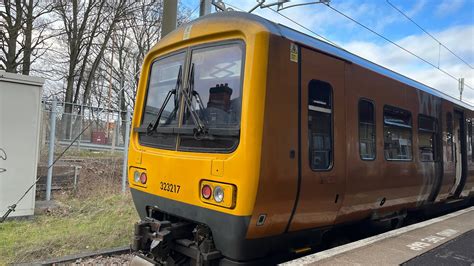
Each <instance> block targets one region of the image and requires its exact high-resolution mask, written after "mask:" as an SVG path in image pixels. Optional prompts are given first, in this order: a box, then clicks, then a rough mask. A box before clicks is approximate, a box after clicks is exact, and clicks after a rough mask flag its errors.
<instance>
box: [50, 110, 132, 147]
mask: <svg viewBox="0 0 474 266" xmlns="http://www.w3.org/2000/svg"><path fill="white" fill-rule="evenodd" d="M42 106H43V114H42V120H43V121H42V123H41V125H42V128H41V144H42V147H45V145H46V143H49V138H50V135H51V134H50V132H51V114H52V110H53V109H54V112H55V117H56V123H55V136H56V139H55V141H56V143H57V144H59V145H62V146H65V145H69V144H70V143H71V141H72V140H74V139H75V138H76V137H77V136H78V135H79V134H80V133H81V132H82V131H83V130H84V129H85V130H84V132H83V133H82V134H81V135H80V136H79V138H78V139H77V141H76V142H75V143H74V145H75V147H76V148H78V149H81V148H84V149H89V150H111V151H114V150H119V151H122V150H123V147H124V143H125V131H126V125H127V121H126V116H127V115H126V113H127V112H124V111H120V110H116V109H107V108H99V107H92V106H85V105H79V104H74V103H64V102H57V104H56V107H55V108H53V101H43V103H42ZM90 123H92V124H91V125H90V126H89V127H88V128H87V129H86V127H87V126H88V125H89V124H90Z"/></svg>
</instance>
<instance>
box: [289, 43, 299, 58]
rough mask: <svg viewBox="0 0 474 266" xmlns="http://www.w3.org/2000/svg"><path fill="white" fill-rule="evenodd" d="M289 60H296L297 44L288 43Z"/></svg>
mask: <svg viewBox="0 0 474 266" xmlns="http://www.w3.org/2000/svg"><path fill="white" fill-rule="evenodd" d="M290 60H291V61H293V62H298V46H297V45H296V44H295V43H290Z"/></svg>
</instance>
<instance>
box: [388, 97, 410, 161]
mask: <svg viewBox="0 0 474 266" xmlns="http://www.w3.org/2000/svg"><path fill="white" fill-rule="evenodd" d="M388 108H390V109H393V110H399V111H402V112H407V113H408V114H410V126H404V125H402V124H397V123H390V124H388V125H390V126H393V127H400V128H408V129H410V142H411V146H410V150H411V158H410V159H390V158H387V155H386V153H385V125H386V123H385V110H386V109H388ZM382 119H383V124H382V125H383V146H384V147H383V154H384V156H383V157H384V158H385V161H390V162H413V157H414V155H413V114H412V113H411V112H410V111H409V110H407V109H403V108H400V107H396V106H393V105H388V104H386V105H384V106H383V113H382Z"/></svg>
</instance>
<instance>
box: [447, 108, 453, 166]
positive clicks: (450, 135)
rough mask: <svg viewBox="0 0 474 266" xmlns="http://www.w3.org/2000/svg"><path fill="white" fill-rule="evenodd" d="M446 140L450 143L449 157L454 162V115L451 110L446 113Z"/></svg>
mask: <svg viewBox="0 0 474 266" xmlns="http://www.w3.org/2000/svg"><path fill="white" fill-rule="evenodd" d="M446 142H447V144H448V148H447V149H446V151H447V158H448V160H449V161H451V162H454V141H453V115H452V114H451V113H450V112H448V113H447V114H446Z"/></svg>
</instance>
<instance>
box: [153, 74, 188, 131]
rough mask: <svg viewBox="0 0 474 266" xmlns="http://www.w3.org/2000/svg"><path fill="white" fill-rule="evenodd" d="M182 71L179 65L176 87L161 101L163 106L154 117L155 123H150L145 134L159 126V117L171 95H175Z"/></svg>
mask: <svg viewBox="0 0 474 266" xmlns="http://www.w3.org/2000/svg"><path fill="white" fill-rule="evenodd" d="M182 71H183V67H182V66H181V65H180V66H179V70H178V77H177V78H176V86H175V88H174V89H172V90H170V91H168V94H167V95H166V98H165V100H164V101H163V104H162V105H161V107H160V110H159V111H158V114H157V116H156V119H155V122H153V123H150V124H149V125H148V127H147V129H146V133H147V134H150V133H152V132H155V131H156V128H157V127H158V125H159V124H160V119H161V115H162V114H163V111H164V110H165V107H166V105H167V104H168V102H169V101H170V99H171V95H173V94H174V95H176V93H177V92H178V91H179V87H180V86H181V73H182ZM175 104H176V103H175Z"/></svg>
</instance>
